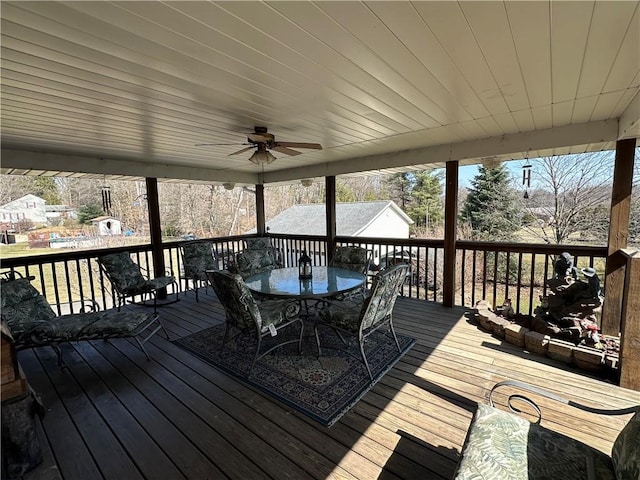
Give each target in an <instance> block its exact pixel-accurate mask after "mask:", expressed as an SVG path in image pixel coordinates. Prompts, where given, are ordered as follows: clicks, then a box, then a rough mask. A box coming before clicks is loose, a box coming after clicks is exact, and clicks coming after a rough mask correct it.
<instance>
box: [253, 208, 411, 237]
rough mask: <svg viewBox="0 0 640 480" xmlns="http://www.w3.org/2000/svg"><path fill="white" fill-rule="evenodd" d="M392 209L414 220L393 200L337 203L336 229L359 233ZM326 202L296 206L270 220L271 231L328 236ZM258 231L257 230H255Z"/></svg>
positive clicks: (340, 233)
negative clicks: (387, 210)
mask: <svg viewBox="0 0 640 480" xmlns="http://www.w3.org/2000/svg"><path fill="white" fill-rule="evenodd" d="M388 208H391V209H392V210H394V211H395V212H396V213H397V214H398V215H399V216H400V217H402V218H403V219H404V220H405V221H406V222H407V223H409V224H411V223H413V221H412V220H411V219H410V218H409V217H408V216H407V215H406V214H405V213H404V212H403V211H402V210H401V209H400V207H398V206H397V205H396V204H395V203H394V202H393V201H391V200H384V201H377V202H354V203H338V204H336V231H337V234H338V235H345V236H357V235H358V234H359V233H360V232H361V231H362V230H363V229H364V228H365V227H366V226H367V225H369V224H370V223H371V222H372V221H374V220H375V219H376V218H377V217H378V216H379V215H380V214H381V213H382V212H384V211H385V210H386V209H388ZM325 215H326V214H325V205H324V203H320V204H313V205H294V206H293V207H290V208H288V209H286V210H285V211H284V212H282V213H280V214H279V215H276V216H275V217H273V218H272V219H271V220H269V221H267V228H268V232H269V233H289V234H293V235H326V225H325V224H326V221H325V218H326V217H325ZM253 232H254V233H255V229H254V230H253Z"/></svg>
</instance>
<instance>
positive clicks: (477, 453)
mask: <svg viewBox="0 0 640 480" xmlns="http://www.w3.org/2000/svg"><path fill="white" fill-rule="evenodd" d="M501 385H511V386H517V387H520V388H523V387H522V386H523V385H524V386H525V387H526V388H525V389H526V390H529V391H532V392H535V393H538V394H541V395H543V396H545V397H548V398H551V399H553V400H559V401H562V403H567V402H569V401H568V400H567V401H565V400H564V399H562V398H560V397H557V396H556V395H553V394H548V392H544V391H541V390H539V389H537V388H535V387H531V386H528V385H526V384H522V383H520V382H513V381H507V382H500V383H499V384H497V385H496V387H499V386H501ZM496 387H494V389H493V390H492V392H493V391H494V390H495V389H496ZM512 397H514V398H516V397H515V396H513V395H512ZM519 398H522V396H520V397H519ZM525 398H526V397H525ZM510 401H511V397H510V400H509V402H510ZM527 402H530V404H531V405H535V404H534V403H533V402H532V401H530V400H529V399H527ZM490 403H492V402H491V400H490ZM569 404H570V405H572V406H575V407H577V408H583V407H584V406H583V405H579V404H576V403H575V402H570V403H569ZM534 408H535V409H536V410H537V412H538V414H539V413H540V410H539V409H538V407H537V405H535V406H534ZM637 408H640V407H632V408H630V409H621V410H613V411H611V410H598V409H590V407H586V409H587V410H589V411H592V412H594V413H603V414H624V413H627V414H628V413H631V412H632V411H634V409H637ZM583 409H585V408H583ZM639 441H640V410H638V412H637V413H636V414H635V415H634V417H633V418H632V419H631V421H630V422H629V423H628V424H627V426H626V427H625V428H624V429H623V431H622V432H621V433H620V435H619V436H618V438H617V439H616V441H615V443H614V447H613V462H612V458H610V457H609V456H608V455H606V454H605V453H602V452H601V451H599V450H597V449H595V448H593V447H590V446H588V445H586V444H584V443H582V442H580V441H578V440H575V439H573V438H570V437H567V436H566V435H563V434H560V433H557V432H554V431H552V430H549V429H547V428H545V427H543V426H541V425H540V424H539V423H531V422H529V421H528V420H525V419H524V418H521V417H518V416H517V415H515V414H513V413H511V412H506V411H503V410H499V409H498V408H495V407H494V406H492V405H483V404H480V405H478V410H477V411H476V413H475V415H474V418H473V420H472V422H471V426H470V428H469V431H468V434H467V439H466V441H465V444H464V447H463V451H462V459H461V461H460V464H459V466H458V471H457V475H456V477H455V480H471V479H474V480H475V479H479V478H491V479H496V480H501V479H505V480H507V479H508V480H548V479H572V480H573V479H584V480H591V479H598V480H609V479H611V480H637V479H638V478H640V477H639V475H640V451H639V449H638V445H640V443H639Z"/></svg>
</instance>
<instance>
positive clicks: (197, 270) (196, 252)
mask: <svg viewBox="0 0 640 480" xmlns="http://www.w3.org/2000/svg"><path fill="white" fill-rule="evenodd" d="M180 252H181V254H182V265H183V267H184V276H185V278H190V279H194V280H206V279H207V276H206V274H205V271H206V270H218V259H217V257H216V253H215V250H214V248H213V242H208V241H202V240H198V241H195V242H185V243H183V244H181V245H180Z"/></svg>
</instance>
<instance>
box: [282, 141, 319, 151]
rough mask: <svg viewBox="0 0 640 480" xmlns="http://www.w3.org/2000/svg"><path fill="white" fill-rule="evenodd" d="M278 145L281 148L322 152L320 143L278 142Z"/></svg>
mask: <svg viewBox="0 0 640 480" xmlns="http://www.w3.org/2000/svg"><path fill="white" fill-rule="evenodd" d="M276 145H277V146H279V147H293V148H313V149H314V150H322V145H320V144H319V143H300V142H276Z"/></svg>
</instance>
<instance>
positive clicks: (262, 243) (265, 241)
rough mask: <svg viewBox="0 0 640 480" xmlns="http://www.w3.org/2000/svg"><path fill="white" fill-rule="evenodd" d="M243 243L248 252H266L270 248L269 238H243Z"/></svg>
mask: <svg viewBox="0 0 640 480" xmlns="http://www.w3.org/2000/svg"><path fill="white" fill-rule="evenodd" d="M244 242H245V245H246V246H247V249H248V250H268V249H270V248H272V246H271V239H270V238H269V237H252V238H245V240H244Z"/></svg>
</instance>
